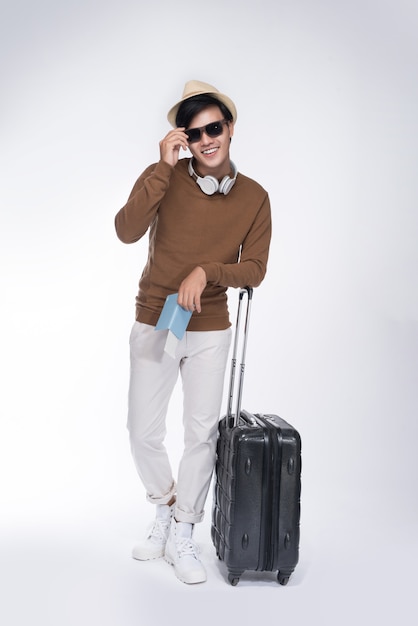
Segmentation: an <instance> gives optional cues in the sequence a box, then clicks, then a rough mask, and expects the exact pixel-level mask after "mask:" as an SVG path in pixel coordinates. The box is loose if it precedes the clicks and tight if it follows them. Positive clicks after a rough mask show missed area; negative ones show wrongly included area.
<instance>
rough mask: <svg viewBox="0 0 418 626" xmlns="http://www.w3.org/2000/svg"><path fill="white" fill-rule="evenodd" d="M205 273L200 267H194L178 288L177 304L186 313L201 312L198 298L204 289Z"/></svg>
mask: <svg viewBox="0 0 418 626" xmlns="http://www.w3.org/2000/svg"><path fill="white" fill-rule="evenodd" d="M206 283H207V280H206V272H205V270H204V269H203V268H201V267H199V266H198V267H195V268H194V270H193V271H192V272H190V274H189V275H188V276H186V278H185V279H184V280H183V281H182V283H181V285H180V287H179V295H178V298H177V302H178V303H179V305H180V306H182V307H183V309H186V310H187V311H197V312H198V313H200V312H201V310H202V307H201V305H200V296H201V295H202V292H203V290H204V288H205V287H206Z"/></svg>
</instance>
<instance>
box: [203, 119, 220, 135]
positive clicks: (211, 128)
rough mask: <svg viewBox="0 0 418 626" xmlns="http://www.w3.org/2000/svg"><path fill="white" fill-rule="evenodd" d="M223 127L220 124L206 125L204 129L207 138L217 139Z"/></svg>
mask: <svg viewBox="0 0 418 626" xmlns="http://www.w3.org/2000/svg"><path fill="white" fill-rule="evenodd" d="M222 130H223V126H222V122H213V123H212V124H208V125H207V126H206V128H205V131H206V134H207V135H209V137H219V135H221V134H222Z"/></svg>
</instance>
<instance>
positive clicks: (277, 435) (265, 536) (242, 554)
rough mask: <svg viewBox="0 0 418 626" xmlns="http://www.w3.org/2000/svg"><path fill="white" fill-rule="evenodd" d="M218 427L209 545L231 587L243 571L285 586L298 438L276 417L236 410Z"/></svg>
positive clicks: (293, 560)
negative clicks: (270, 575)
mask: <svg viewBox="0 0 418 626" xmlns="http://www.w3.org/2000/svg"><path fill="white" fill-rule="evenodd" d="M229 423H230V417H229V418H228V416H225V417H224V418H223V419H222V420H221V422H220V425H219V437H218V443H217V460H216V469H215V487H214V500H213V511H212V527H211V534H212V541H213V543H214V546H215V548H216V552H217V555H218V557H219V558H220V559H221V560H222V561H224V562H225V564H226V566H227V568H228V580H229V581H230V583H231V584H232V585H236V584H237V583H238V581H239V578H240V576H241V575H242V574H243V573H244V572H245V571H246V570H258V571H277V578H278V581H279V582H280V584H282V585H285V584H287V582H288V580H289V577H290V576H291V574H292V572H293V571H294V569H295V567H296V564H297V562H298V558H299V532H300V531H299V523H300V493H301V440H300V436H299V433H298V432H297V431H296V430H295V429H294V428H293V427H292V426H291V425H290V424H288V423H287V422H286V421H284V420H283V419H281V418H280V417H278V416H277V415H262V414H255V415H251V414H249V413H248V412H246V411H241V412H240V419H239V421H238V424H237V425H236V426H233V427H231V426H230V425H229Z"/></svg>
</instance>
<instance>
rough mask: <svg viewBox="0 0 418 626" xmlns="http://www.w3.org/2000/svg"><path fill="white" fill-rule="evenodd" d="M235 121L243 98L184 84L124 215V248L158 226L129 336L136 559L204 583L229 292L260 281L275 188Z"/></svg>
mask: <svg viewBox="0 0 418 626" xmlns="http://www.w3.org/2000/svg"><path fill="white" fill-rule="evenodd" d="M236 119H237V112H236V108H235V105H234V103H233V102H232V100H231V99H230V98H228V97H227V96H226V95H224V94H222V93H220V92H219V91H218V90H217V89H216V88H215V87H213V86H212V85H208V84H207V83H203V82H200V81H195V80H192V81H189V82H188V83H186V86H185V88H184V91H183V96H182V98H181V100H180V101H179V102H178V103H177V104H175V105H174V106H173V107H172V108H171V109H170V111H169V113H168V120H169V122H170V123H171V125H172V126H173V130H170V132H169V133H168V134H167V135H166V136H165V137H164V139H163V140H162V141H161V142H160V160H159V161H158V163H154V164H153V165H151V166H149V167H148V168H147V169H146V170H145V171H144V172H143V174H142V175H141V176H140V177H139V178H138V180H137V181H136V183H135V185H134V187H133V189H132V192H131V194H130V196H129V199H128V201H127V203H126V204H125V206H124V207H123V208H122V209H121V210H120V211H119V212H118V214H117V215H116V218H115V225H116V232H117V235H118V237H119V238H120V239H121V241H123V242H124V243H133V242H136V241H138V240H139V239H140V238H141V237H143V235H145V233H146V232H148V231H149V253H148V261H147V263H146V265H145V268H144V270H143V272H142V276H141V278H140V281H139V291H138V295H137V298H136V321H135V323H134V326H133V328H132V332H131V336H130V350H131V373H130V385H129V409H128V429H129V435H130V443H131V449H132V454H133V458H134V461H135V465H136V468H137V471H138V474H139V476H140V478H141V480H142V482H143V484H144V487H145V489H146V493H147V499H148V500H149V501H150V502H152V503H154V504H155V505H156V516H155V521H154V524H153V527H152V529H151V531H150V533H149V535H148V536H147V537H146V539H145V540H144V541H142V542H141V543H139V544H138V545H137V546H135V547H134V550H133V557H134V558H136V559H139V560H148V559H154V558H159V557H162V556H164V557H165V559H166V560H167V561H168V562H169V563H170V564H172V565H174V570H175V573H176V575H177V577H178V578H179V579H180V580H182V581H183V582H185V583H189V584H192V583H200V582H203V581H205V580H206V571H205V568H204V566H203V564H202V563H201V561H200V559H199V550H198V547H197V545H196V544H195V542H194V540H193V528H194V524H196V523H198V522H200V521H202V519H203V515H204V505H205V501H206V498H207V493H208V489H209V485H210V481H211V476H212V472H213V468H214V462H215V451H216V438H217V428H218V420H219V413H220V409H221V403H222V393H223V383H224V376H225V367H226V362H227V357H228V351H229V345H230V339H231V328H230V321H229V316H228V308H227V296H226V291H227V288H228V287H245V286H247V285H248V286H253V287H256V286H257V285H259V284H260V282H261V281H262V280H263V278H264V275H265V272H266V266H267V258H268V250H269V245H270V237H271V217H270V203H269V198H268V194H267V192H266V191H265V190H264V189H263V188H262V187H261V186H260V185H259V184H258V183H256V182H255V181H253V180H251V179H249V178H247V177H246V176H244V175H242V174H238V173H237V170H236V167H235V165H234V164H233V162H232V161H231V160H230V154H229V151H230V142H231V139H232V136H233V134H234V126H235V122H236ZM182 149H184V150H186V149H189V150H190V153H191V158H190V159H189V158H182V159H180V158H179V156H180V151H181V150H182ZM172 293H178V300H177V301H178V304H180V305H181V306H182V307H183V308H184V309H186V310H188V311H191V312H192V316H191V318H190V322H189V325H188V328H187V331H186V333H185V336H184V337H183V339H182V340H181V341H180V342H179V343H178V345H177V347H176V353H175V358H172V356H170V355H169V354H167V353H166V352H165V351H164V345H165V341H166V335H167V331H162V330H159V331H157V332H155V328H154V327H155V325H156V323H157V320H158V318H159V315H160V312H161V309H162V307H163V305H164V302H165V299H166V297H167V295H169V294H172ZM179 372H180V374H181V378H182V384H183V395H184V409H183V427H184V450H183V456H182V458H181V462H180V464H179V469H178V476H177V481H175V479H174V478H173V475H172V470H171V466H170V462H169V459H168V455H167V451H166V449H165V447H164V437H165V433H166V429H165V419H166V413H167V408H168V403H169V399H170V396H171V393H172V391H173V388H174V385H175V383H176V380H177V376H178V373H179Z"/></svg>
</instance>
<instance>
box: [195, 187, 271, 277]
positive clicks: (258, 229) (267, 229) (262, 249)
mask: <svg viewBox="0 0 418 626" xmlns="http://www.w3.org/2000/svg"><path fill="white" fill-rule="evenodd" d="M270 240H271V210H270V201H269V197H268V195H267V194H266V196H265V198H264V201H263V203H262V205H261V207H260V209H259V211H258V212H257V215H256V217H255V219H254V222H253V224H252V226H251V228H250V230H249V231H248V233H247V235H246V237H245V239H244V241H243V243H242V245H241V252H240V258H239V260H238V262H237V263H218V262H209V263H202V264H201V267H202V268H203V269H204V270H205V272H206V278H207V281H208V282H212V283H215V284H217V285H222V286H223V287H257V286H258V285H259V284H260V283H261V281H262V280H263V278H264V276H265V274H266V270H267V260H268V254H269V247H270Z"/></svg>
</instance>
